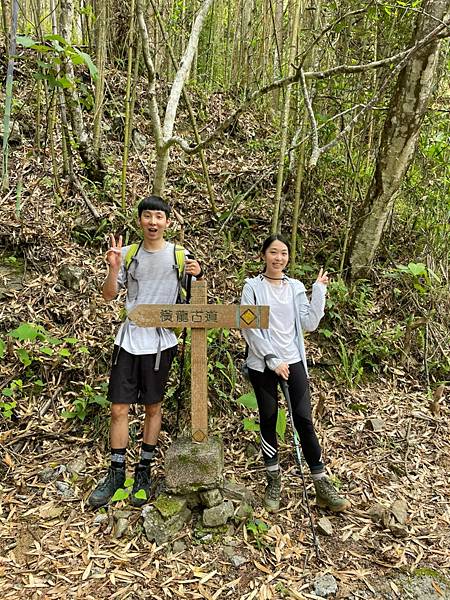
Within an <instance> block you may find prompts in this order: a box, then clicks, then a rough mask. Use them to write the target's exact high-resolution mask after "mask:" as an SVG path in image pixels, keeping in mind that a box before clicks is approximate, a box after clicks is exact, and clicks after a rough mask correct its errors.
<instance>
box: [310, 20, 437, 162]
mask: <svg viewBox="0 0 450 600" xmlns="http://www.w3.org/2000/svg"><path fill="white" fill-rule="evenodd" d="M440 27H442V25H439V27H438V28H440ZM438 28H436V29H438ZM436 29H434V30H433V31H436ZM432 33H433V32H431V33H430V34H428V35H427V36H425V38H423V40H421V41H420V42H418V43H417V44H415V45H414V46H413V47H412V48H411V49H410V51H409V53H408V54H407V55H405V57H404V58H403V59H402V60H401V61H400V62H399V63H398V64H397V65H396V66H395V68H394V69H393V70H392V71H391V72H390V74H389V77H386V79H385V81H384V83H383V84H382V85H381V86H380V87H379V88H378V90H377V91H376V93H375V94H374V95H373V96H372V98H371V99H370V100H369V102H367V104H365V105H364V106H363V108H362V109H361V110H360V111H359V112H358V113H357V114H356V115H355V116H354V117H353V118H352V119H351V120H350V121H349V122H348V123H347V125H346V126H345V127H344V129H343V130H342V131H340V132H339V134H338V135H337V136H336V137H335V138H334V140H332V141H331V142H329V143H328V144H326V145H325V146H322V148H319V151H318V152H315V153H314V154H313V152H312V153H311V158H310V162H309V166H310V168H311V167H315V166H316V164H317V161H318V159H319V157H320V156H321V155H322V154H324V153H325V152H327V151H328V150H330V149H331V148H333V147H334V146H336V144H338V143H339V142H340V140H341V139H342V138H343V137H344V136H345V135H347V133H348V132H349V131H350V130H351V129H352V128H353V126H354V125H355V123H356V122H357V121H358V120H359V119H360V118H361V117H362V116H363V115H364V114H365V113H366V112H367V111H368V110H371V109H372V108H373V107H374V105H375V103H376V102H377V101H378V99H379V97H380V96H381V94H382V92H383V91H384V90H385V89H386V87H387V85H388V83H389V81H391V80H392V79H393V78H394V77H395V76H396V75H397V74H398V73H399V72H400V71H401V70H402V69H403V68H404V67H405V65H406V64H407V63H408V61H409V59H410V58H411V56H412V55H413V54H414V53H415V52H417V50H418V47H417V46H419V45H420V47H422V46H423V45H425V43H422V42H424V41H425V40H426V39H427V38H429V37H430V35H431V34H432Z"/></svg>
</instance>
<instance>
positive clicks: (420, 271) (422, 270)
mask: <svg viewBox="0 0 450 600" xmlns="http://www.w3.org/2000/svg"><path fill="white" fill-rule="evenodd" d="M408 269H409V271H410V272H411V273H412V274H413V275H414V276H415V277H420V276H421V275H426V274H427V267H426V266H425V265H424V264H423V263H408Z"/></svg>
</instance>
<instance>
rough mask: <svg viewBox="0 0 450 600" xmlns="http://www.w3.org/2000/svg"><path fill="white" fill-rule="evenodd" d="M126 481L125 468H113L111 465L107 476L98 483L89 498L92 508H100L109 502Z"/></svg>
mask: <svg viewBox="0 0 450 600" xmlns="http://www.w3.org/2000/svg"><path fill="white" fill-rule="evenodd" d="M124 483H125V469H113V468H112V467H110V468H109V469H108V473H107V474H106V477H104V478H103V479H102V480H101V481H100V482H99V483H98V484H97V487H96V488H95V490H94V491H93V492H92V494H91V495H90V496H89V498H88V504H89V506H92V508H99V507H100V506H104V505H105V504H108V502H109V501H110V500H111V498H112V497H113V496H114V494H115V493H116V491H117V490H118V489H119V488H121V487H123V484H124Z"/></svg>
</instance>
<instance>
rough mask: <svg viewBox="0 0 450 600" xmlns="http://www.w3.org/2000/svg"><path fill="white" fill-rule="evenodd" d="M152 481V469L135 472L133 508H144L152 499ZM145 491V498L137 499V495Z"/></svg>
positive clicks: (131, 496)
mask: <svg viewBox="0 0 450 600" xmlns="http://www.w3.org/2000/svg"><path fill="white" fill-rule="evenodd" d="M151 484H152V479H151V477H150V469H136V471H135V472H134V483H133V489H132V490H131V495H130V502H131V504H132V505H133V506H143V505H144V504H145V503H146V502H148V499H149V498H150V486H151ZM142 490H144V492H145V498H136V495H135V494H136V493H137V492H140V491H142Z"/></svg>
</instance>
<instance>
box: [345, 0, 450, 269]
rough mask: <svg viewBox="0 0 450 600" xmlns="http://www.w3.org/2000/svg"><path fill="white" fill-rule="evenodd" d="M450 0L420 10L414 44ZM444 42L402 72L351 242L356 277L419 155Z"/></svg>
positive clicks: (428, 49) (434, 0)
mask: <svg viewBox="0 0 450 600" xmlns="http://www.w3.org/2000/svg"><path fill="white" fill-rule="evenodd" d="M449 6H450V1H449V0H427V1H426V2H425V3H424V5H423V13H421V14H419V16H418V19H417V25H416V30H415V33H414V37H413V42H414V43H415V42H417V41H419V40H421V39H422V38H423V37H424V36H425V35H426V34H427V33H429V32H430V31H431V30H433V29H434V28H435V27H436V24H437V21H436V20H437V19H438V20H442V19H444V18H445V16H446V14H447V13H448V11H449ZM439 45H440V43H439V41H433V42H432V43H430V44H428V45H426V46H425V47H423V48H421V49H420V50H419V51H418V52H417V53H416V54H415V55H414V58H413V59H412V60H410V61H409V62H408V63H407V64H406V66H405V67H404V68H403V70H402V71H401V72H400V74H399V77H398V80H397V83H396V87H395V90H394V93H393V96H392V99H391V103H390V107H389V110H388V113H387V115H388V116H387V119H386V121H385V124H384V128H383V133H382V136H381V144H380V149H379V152H378V157H377V163H376V166H375V173H374V176H373V179H372V182H371V185H370V187H369V190H368V192H367V196H366V199H365V202H364V206H363V209H362V211H361V216H360V218H359V219H358V221H357V222H356V224H355V229H354V232H353V236H352V242H351V245H350V253H349V260H348V266H349V268H350V276H351V277H352V278H353V279H355V278H358V277H363V276H365V274H366V273H367V271H368V269H369V268H370V266H371V264H372V261H373V258H374V256H375V253H376V251H377V248H378V246H379V244H380V240H381V236H382V233H383V229H384V226H385V224H386V221H387V219H388V217H389V214H390V213H391V211H392V207H393V204H394V200H395V197H396V194H397V192H398V190H399V187H400V185H401V182H402V179H403V177H404V176H405V174H406V171H407V170H408V167H409V165H410V164H411V161H412V159H413V156H414V151H415V149H416V144H417V139H418V136H419V132H420V127H421V124H422V121H423V117H424V115H425V112H426V110H427V107H428V103H429V101H430V98H431V96H432V93H433V89H434V82H435V74H436V67H437V64H438V56H439Z"/></svg>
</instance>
